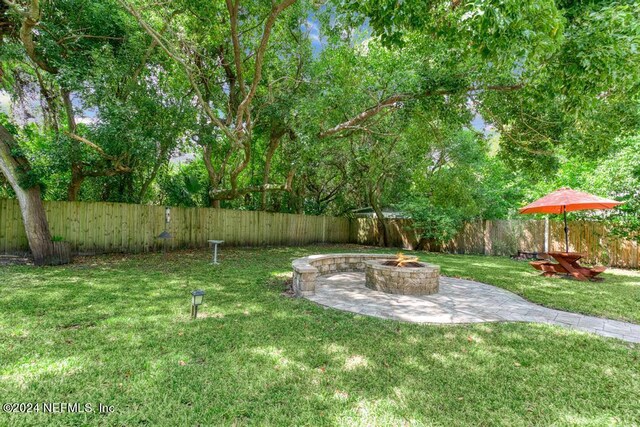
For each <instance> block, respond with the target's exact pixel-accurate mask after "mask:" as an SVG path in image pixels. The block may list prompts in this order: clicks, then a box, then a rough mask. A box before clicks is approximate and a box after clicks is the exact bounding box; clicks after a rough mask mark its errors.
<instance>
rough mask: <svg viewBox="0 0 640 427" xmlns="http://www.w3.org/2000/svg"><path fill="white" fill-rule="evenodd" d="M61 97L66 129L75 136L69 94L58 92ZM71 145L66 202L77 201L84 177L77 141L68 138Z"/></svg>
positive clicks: (73, 116) (66, 91)
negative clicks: (69, 179)
mask: <svg viewBox="0 0 640 427" xmlns="http://www.w3.org/2000/svg"><path fill="white" fill-rule="evenodd" d="M60 93H61V96H62V103H63V105H64V111H65V113H66V114H67V128H68V131H69V132H70V133H73V134H75V133H76V129H77V127H78V125H77V124H76V117H75V115H74V112H73V104H72V102H71V92H70V91H68V90H66V89H62V90H61V91H60ZM70 143H71V156H70V157H71V182H70V183H69V188H67V200H69V201H70V202H75V201H76V200H78V194H79V193H80V187H81V186H82V183H83V182H84V179H85V178H86V176H85V175H84V173H82V165H81V164H80V147H79V144H78V141H76V140H75V139H73V138H70Z"/></svg>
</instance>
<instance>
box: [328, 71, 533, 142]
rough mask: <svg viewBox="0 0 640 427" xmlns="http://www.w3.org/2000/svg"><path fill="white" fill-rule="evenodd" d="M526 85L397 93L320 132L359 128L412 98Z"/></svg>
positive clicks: (507, 88)
mask: <svg viewBox="0 0 640 427" xmlns="http://www.w3.org/2000/svg"><path fill="white" fill-rule="evenodd" d="M523 87H524V84H522V83H519V84H514V85H489V86H469V87H467V88H463V89H439V90H434V91H427V92H425V93H423V94H419V95H408V94H396V95H392V96H390V97H388V98H386V99H385V100H383V101H380V102H379V103H378V104H377V105H374V106H373V107H369V108H367V109H366V110H364V111H363V112H361V113H360V114H358V115H356V116H354V117H352V118H351V119H349V120H347V121H345V122H342V123H340V124H339V125H337V126H334V127H332V128H330V129H327V130H324V131H322V132H320V133H319V134H318V137H319V138H326V137H329V136H332V135H335V134H337V133H340V132H342V131H345V130H354V129H359V125H360V124H361V123H363V122H365V121H367V120H368V119H370V118H371V117H374V116H376V115H377V114H378V113H380V112H382V111H384V110H386V109H388V108H395V107H398V106H400V105H401V104H400V103H401V102H403V101H407V100H410V99H416V98H421V97H430V96H444V95H454V94H465V93H472V92H479V91H501V92H505V91H513V90H519V89H522V88H523Z"/></svg>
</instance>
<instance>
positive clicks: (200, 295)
mask: <svg viewBox="0 0 640 427" xmlns="http://www.w3.org/2000/svg"><path fill="white" fill-rule="evenodd" d="M203 299H204V291H202V290H195V291H192V292H191V317H192V318H194V319H195V318H196V317H198V306H199V305H200V304H202V300H203Z"/></svg>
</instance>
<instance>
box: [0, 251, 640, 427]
mask: <svg viewBox="0 0 640 427" xmlns="http://www.w3.org/2000/svg"><path fill="white" fill-rule="evenodd" d="M337 250H340V249H336V248H326V247H325V248H310V247H309V248H281V249H246V250H245V249H223V252H222V257H223V264H221V265H220V266H217V267H212V266H211V265H209V263H208V261H209V253H208V252H205V251H197V252H189V251H184V252H177V253H172V254H169V256H168V259H163V256H162V255H161V254H148V255H136V256H127V257H123V256H105V257H94V258H86V259H84V260H81V262H79V263H76V264H73V265H70V266H64V267H51V268H41V269H34V268H30V267H4V268H0V397H1V398H2V399H1V401H2V402H0V403H6V402H70V403H71V402H79V403H81V404H84V403H91V404H92V405H93V407H94V408H95V407H97V405H98V403H102V404H106V405H113V406H114V412H113V413H111V414H108V415H100V414H97V413H95V412H94V413H85V414H43V413H39V414H31V415H24V414H7V413H2V412H0V425H2V426H3V425H44V424H45V423H46V424H48V425H65V426H67V425H167V426H174V425H185V426H186V425H245V424H248V425H314V426H316V425H393V426H395V425H403V424H406V425H442V426H456V425H508V426H520V425H522V426H525V425H526V426H529V425H550V424H554V425H633V424H637V423H638V422H639V420H640V405H638V401H639V399H640V346H634V345H632V344H629V343H624V342H621V341H617V340H612V339H606V338H602V337H598V336H595V335H591V334H587V333H581V332H575V331H569V330H565V329H562V328H559V327H553V326H548V325H536V324H524V323H499V324H484V325H474V326H424V325H415V324H407V323H399V322H394V321H388V320H381V319H375V318H369V317H363V316H358V315H354V314H349V313H344V312H339V311H335V310H331V309H324V308H322V307H320V306H317V305H315V304H313V303H311V302H309V301H306V300H303V299H291V298H286V297H283V296H281V293H282V291H283V290H284V285H283V282H284V280H285V279H286V277H288V275H289V273H290V261H291V259H292V258H295V257H299V256H304V255H307V254H310V253H314V252H319V251H337ZM347 250H348V251H351V250H353V249H347ZM343 251H344V250H343ZM424 258H425V259H426V260H429V261H433V262H437V263H440V264H441V265H442V266H443V271H444V273H446V274H450V275H457V276H462V277H471V278H474V279H478V280H482V281H485V282H487V283H492V284H495V285H499V286H502V287H504V288H507V289H510V290H513V291H516V292H518V293H520V294H522V295H524V296H525V297H527V298H529V299H531V300H533V301H536V302H542V303H545V304H547V305H549V306H554V307H558V308H566V309H575V310H578V311H584V312H590V313H593V314H602V315H608V316H612V317H613V316H615V317H618V318H626V319H629V320H636V321H637V320H638V319H640V314H639V313H638V311H639V309H638V307H639V305H638V298H639V296H638V292H639V291H638V277H637V276H636V277H633V276H629V277H627V278H626V279H625V276H618V275H616V276H613V275H607V276H606V278H607V281H606V282H604V283H595V284H591V283H587V284H583V283H574V282H569V281H565V280H554V281H550V280H549V279H541V278H537V277H536V276H535V274H533V273H531V272H528V271H527V265H526V263H522V264H521V263H516V262H513V261H509V260H505V259H499V258H483V257H469V256H444V255H432V254H427V255H426V256H425V257H424ZM495 267H498V269H495ZM504 267H509V268H507V269H505V268H504ZM501 268H502V271H500V269H501ZM502 276H504V278H502ZM614 286H615V288H613V287H614ZM196 288H202V289H205V290H206V291H207V295H206V297H205V305H204V306H203V308H202V310H201V313H202V317H201V318H200V319H198V320H197V321H191V320H190V319H189V310H190V296H189V291H191V290H192V289H196ZM599 289H608V290H607V291H606V293H604V294H603V293H599V292H598V293H596V292H595V291H597V290H599ZM602 292H604V291H602ZM556 293H557V295H556ZM618 293H620V295H618ZM589 296H590V298H589ZM634 298H635V299H634ZM574 300H575V301H574ZM599 300H603V301H599ZM618 304H619V305H620V306H619V307H618V306H617V305H618Z"/></svg>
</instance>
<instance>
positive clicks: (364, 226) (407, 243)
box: [350, 218, 640, 268]
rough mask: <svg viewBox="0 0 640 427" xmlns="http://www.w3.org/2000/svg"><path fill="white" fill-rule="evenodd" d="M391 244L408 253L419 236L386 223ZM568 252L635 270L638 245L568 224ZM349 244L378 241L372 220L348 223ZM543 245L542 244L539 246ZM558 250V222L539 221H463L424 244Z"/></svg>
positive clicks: (482, 250)
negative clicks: (448, 236)
mask: <svg viewBox="0 0 640 427" xmlns="http://www.w3.org/2000/svg"><path fill="white" fill-rule="evenodd" d="M386 222H387V225H388V228H389V235H390V236H389V237H390V243H391V246H394V247H401V248H409V249H413V248H415V247H416V246H417V244H418V241H419V234H418V233H417V232H416V231H415V230H413V229H412V228H411V220H407V219H389V220H386ZM569 229H570V232H569V250H570V251H573V252H580V253H584V254H586V255H587V261H588V262H591V263H597V264H604V265H609V266H614V267H625V268H640V247H639V246H640V245H639V244H638V242H637V241H635V240H625V239H621V238H619V237H616V236H613V235H611V234H610V232H609V226H608V225H606V224H603V223H600V222H592V221H571V222H570V223H569ZM350 240H351V242H352V243H359V244H368V245H379V244H380V242H381V240H382V237H381V236H380V234H379V232H378V228H377V226H376V220H375V219H373V218H358V219H354V220H352V224H351V236H350ZM545 242H546V245H545ZM545 248H548V249H546V250H548V251H564V224H563V223H562V222H561V221H547V222H545V221H544V220H495V221H486V220H485V221H482V220H478V221H475V222H469V223H466V224H465V225H464V228H463V230H462V231H461V232H460V233H458V235H457V236H456V237H455V238H453V239H452V240H451V241H449V242H446V243H444V244H434V243H432V242H430V243H427V245H426V246H425V249H426V250H430V251H436V252H440V251H441V252H451V253H464V254H485V255H512V254H515V253H516V252H517V251H518V250H522V251H527V252H545Z"/></svg>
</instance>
